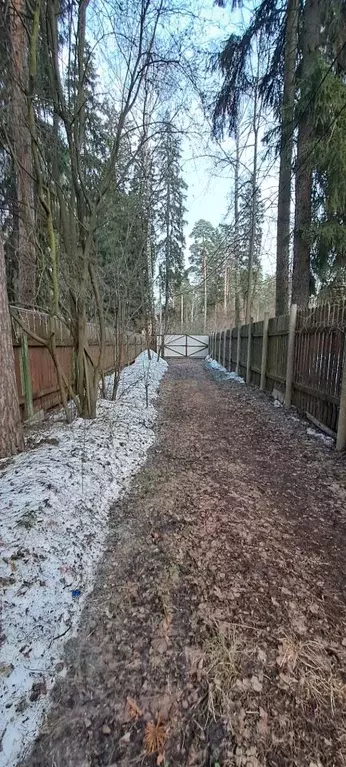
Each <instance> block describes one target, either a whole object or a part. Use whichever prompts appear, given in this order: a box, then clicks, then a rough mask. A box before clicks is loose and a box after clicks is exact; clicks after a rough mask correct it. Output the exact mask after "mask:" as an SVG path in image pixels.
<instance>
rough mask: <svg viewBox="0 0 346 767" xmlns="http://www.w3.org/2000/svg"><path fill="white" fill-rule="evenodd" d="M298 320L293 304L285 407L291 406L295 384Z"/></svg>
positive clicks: (289, 334) (295, 306) (289, 327)
mask: <svg viewBox="0 0 346 767" xmlns="http://www.w3.org/2000/svg"><path fill="white" fill-rule="evenodd" d="M296 322H297V304H292V306H291V311H290V322H289V326H288V348H287V365H286V390H285V407H291V403H292V384H293V372H294V342H295V335H296Z"/></svg>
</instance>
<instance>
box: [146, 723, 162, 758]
mask: <svg viewBox="0 0 346 767" xmlns="http://www.w3.org/2000/svg"><path fill="white" fill-rule="evenodd" d="M166 740H167V732H166V730H165V727H164V725H163V723H162V721H161V717H160V715H159V714H157V716H156V721H155V722H148V723H147V725H146V728H145V732H144V748H145V751H146V753H147V754H156V753H159V754H160V753H162V752H163V750H164V747H165V744H166Z"/></svg>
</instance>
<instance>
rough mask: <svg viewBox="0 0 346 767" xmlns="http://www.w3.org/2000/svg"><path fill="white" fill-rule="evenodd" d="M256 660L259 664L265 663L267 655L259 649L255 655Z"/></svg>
mask: <svg viewBox="0 0 346 767" xmlns="http://www.w3.org/2000/svg"><path fill="white" fill-rule="evenodd" d="M257 657H258V660H259V661H260V663H266V662H267V654H266V653H265V652H264V650H261V649H259V650H258V653H257Z"/></svg>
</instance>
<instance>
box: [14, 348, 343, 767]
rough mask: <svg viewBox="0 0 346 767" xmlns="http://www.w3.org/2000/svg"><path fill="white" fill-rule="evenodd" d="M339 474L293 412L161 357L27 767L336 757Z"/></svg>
mask: <svg viewBox="0 0 346 767" xmlns="http://www.w3.org/2000/svg"><path fill="white" fill-rule="evenodd" d="M345 487H346V477H345V459H343V458H337V457H336V456H335V454H334V452H333V451H332V450H330V449H328V448H327V447H325V446H324V445H320V444H319V443H318V442H317V441H316V440H313V439H311V438H310V437H308V436H307V434H306V425H305V426H304V425H302V424H301V423H300V422H299V421H297V420H296V419H295V420H293V418H292V415H291V416H289V415H288V414H287V413H285V412H284V411H283V410H282V409H278V410H277V409H275V408H274V407H273V405H272V403H271V402H269V400H268V399H267V398H266V397H264V396H261V395H260V394H259V393H258V392H257V391H253V390H251V389H248V388H246V387H245V386H242V385H240V384H237V383H232V382H229V381H227V382H225V381H221V380H220V379H218V378H217V377H216V378H215V375H213V374H212V373H211V372H209V371H206V370H205V368H204V367H203V364H202V363H199V362H197V361H196V362H192V361H186V362H185V361H184V362H180V363H174V364H172V365H170V368H169V372H168V374H167V376H166V378H165V380H164V384H163V386H162V390H161V394H160V419H159V426H158V441H157V443H156V446H155V448H154V449H153V450H152V451H151V454H150V457H149V460H148V462H147V465H146V467H145V468H144V469H143V470H142V471H141V472H140V474H139V475H138V476H137V479H136V481H135V482H134V483H133V485H132V489H131V492H130V494H129V496H128V497H127V498H126V499H124V500H123V501H122V502H121V503H119V504H117V505H116V506H115V507H114V509H113V512H112V515H111V533H110V537H109V542H108V548H107V552H106V556H105V558H104V561H103V563H102V565H101V567H100V570H99V575H98V579H97V583H96V587H95V590H94V593H93V594H92V596H91V597H90V599H89V601H88V605H87V608H86V609H85V611H84V616H83V621H82V626H81V629H80V632H79V635H78V638H77V639H76V640H74V641H72V642H71V643H70V644H69V646H68V648H67V653H66V656H67V660H66V663H67V675H66V678H65V679H63V680H61V682H60V683H59V685H58V686H57V687H56V691H55V706H54V709H53V711H52V714H51V715H50V717H49V719H48V721H47V723H46V726H45V728H44V731H43V733H42V735H41V737H40V739H39V741H38V742H37V744H36V746H35V749H34V751H33V754H32V755H31V758H30V759H29V760H28V762H27V767H39V766H40V767H101V765H102V767H103V766H106V765H108V767H110V766H111V765H112V767H116V765H118V766H119V765H122V766H126V767H127V766H128V765H136V764H141V765H155V764H163V765H166V767H168V766H169V767H185V765H186V766H187V765H189V766H190V765H199V766H200V767H202V765H203V766H205V767H206V766H207V765H208V766H209V767H211V766H212V765H213V767H220V766H225V765H247V766H248V767H256V765H261V766H264V765H277V766H278V767H282V766H285V765H299V767H303V766H304V767H305V766H306V767H332V766H333V765H335V767H336V766H337V767H339V766H340V767H341V765H345V764H346V624H345V616H346V611H345V595H346V591H345V589H346V574H345V556H346V489H345ZM150 749H153V750H154V751H155V753H154V754H153V755H148V752H149V751H150Z"/></svg>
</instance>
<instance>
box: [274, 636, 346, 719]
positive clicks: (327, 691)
mask: <svg viewBox="0 0 346 767" xmlns="http://www.w3.org/2000/svg"><path fill="white" fill-rule="evenodd" d="M276 662H277V665H278V666H279V668H280V670H281V672H282V673H283V677H282V678H283V681H284V684H285V685H287V687H294V688H295V689H296V694H297V697H298V698H299V697H300V696H301V697H302V699H303V700H304V701H310V700H313V701H314V702H315V703H316V704H318V705H319V706H321V707H322V706H325V705H327V706H328V707H330V709H331V712H332V714H334V713H335V710H336V708H337V706H338V705H345V703H346V685H345V684H344V682H343V681H342V680H341V679H340V677H339V676H338V674H337V672H336V670H335V668H334V664H333V659H332V658H331V657H330V656H329V655H328V654H327V652H326V648H325V646H324V644H323V643H322V642H320V641H317V640H314V641H303V640H295V639H292V637H284V638H283V639H282V641H281V644H280V647H279V655H278V657H277V659H276Z"/></svg>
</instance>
